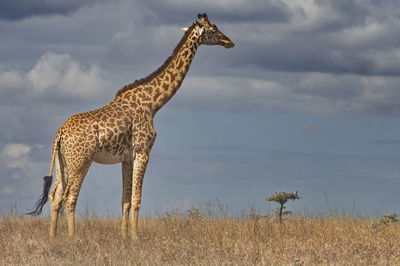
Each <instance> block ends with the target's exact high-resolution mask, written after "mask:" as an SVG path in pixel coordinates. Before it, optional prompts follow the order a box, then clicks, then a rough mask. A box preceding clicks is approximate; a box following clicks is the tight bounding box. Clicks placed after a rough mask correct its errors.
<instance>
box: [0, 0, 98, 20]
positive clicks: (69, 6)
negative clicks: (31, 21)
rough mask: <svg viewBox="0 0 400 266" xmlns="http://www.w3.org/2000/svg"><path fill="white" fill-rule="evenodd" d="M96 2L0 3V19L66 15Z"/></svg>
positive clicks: (26, 0)
mask: <svg viewBox="0 0 400 266" xmlns="http://www.w3.org/2000/svg"><path fill="white" fill-rule="evenodd" d="M96 1H98V0H57V1H51V0H41V1H38V0H25V1H1V2H0V19H3V20H18V19H24V18H27V17H32V16H40V15H53V14H62V15H64V14H68V13H71V12H74V11H76V10H78V9H79V8H80V7H82V6H84V5H88V4H91V3H94V2H96Z"/></svg>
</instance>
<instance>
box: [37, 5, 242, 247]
mask: <svg viewBox="0 0 400 266" xmlns="http://www.w3.org/2000/svg"><path fill="white" fill-rule="evenodd" d="M198 19H199V20H198V21H195V22H194V23H192V25H191V26H190V27H188V28H183V30H184V31H185V33H184V36H183V37H182V39H181V41H180V42H179V43H178V45H177V46H176V47H175V49H174V50H173V53H172V55H171V56H170V57H169V58H168V59H167V60H166V61H165V62H164V64H162V65H161V66H160V67H159V68H158V69H157V70H155V71H154V72H153V73H151V74H150V75H148V76H147V77H145V78H142V79H139V80H136V81H135V82H133V83H131V84H129V85H126V86H124V87H123V88H122V89H120V90H119V91H118V92H117V93H116V95H115V97H114V99H113V100H112V101H111V102H110V103H108V104H107V105H105V106H103V107H101V108H99V109H97V110H93V111H89V112H86V113H81V114H76V115H73V116H71V117H69V118H68V119H67V121H66V122H65V123H64V124H63V125H62V126H61V127H60V128H59V130H58V131H57V133H56V135H55V137H54V141H53V147H52V155H51V162H50V173H49V175H48V176H45V177H44V187H43V193H42V195H41V196H40V198H39V200H38V201H37V202H36V204H35V209H34V211H32V212H30V213H29V214H31V215H38V214H40V213H41V211H42V208H43V206H44V204H45V203H46V202H47V199H48V198H49V199H50V209H51V214H50V236H51V237H55V236H56V233H57V220H58V213H59V210H60V207H61V204H64V207H65V210H66V216H67V224H68V235H69V236H73V235H74V234H75V207H76V202H77V199H78V194H79V191H80V188H81V185H82V182H83V180H84V178H85V176H86V174H87V172H88V169H89V167H90V165H91V163H92V162H96V163H100V164H115V163H121V165H122V180H123V182H122V185H123V189H122V200H121V205H122V219H121V220H122V221H121V234H122V236H123V237H126V236H127V235H128V225H129V214H130V210H131V207H132V209H133V210H132V220H131V238H132V239H133V240H138V217H139V209H140V205H141V196H142V184H143V178H144V174H145V171H146V167H147V164H148V161H149V157H150V151H151V148H152V146H153V143H154V141H155V139H156V130H155V129H154V125H153V118H154V116H155V114H156V113H157V111H158V110H159V109H160V108H161V107H163V106H164V104H166V103H167V102H168V101H169V99H171V97H172V96H173V95H174V94H175V93H176V91H177V90H178V88H179V87H180V86H181V84H182V81H183V79H184V78H185V75H186V73H187V72H188V70H189V67H190V64H191V62H192V60H193V58H194V55H195V53H196V51H197V49H198V47H199V46H200V45H202V44H204V45H221V46H224V47H225V48H231V47H233V46H234V43H233V42H232V41H231V40H230V39H229V38H228V37H226V36H225V35H224V34H223V33H222V32H220V31H219V30H218V28H217V26H216V25H215V24H212V23H211V22H210V21H209V19H208V17H207V15H206V14H204V13H203V14H199V15H198ZM54 164H55V166H56V167H55V168H56V179H55V183H54V186H53V189H52V191H51V192H50V187H51V183H52V179H53V178H52V174H53V168H54ZM49 192H50V194H49Z"/></svg>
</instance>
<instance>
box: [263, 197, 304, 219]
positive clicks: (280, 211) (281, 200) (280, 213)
mask: <svg viewBox="0 0 400 266" xmlns="http://www.w3.org/2000/svg"><path fill="white" fill-rule="evenodd" d="M296 199H300V197H299V194H298V193H297V191H296V193H293V192H276V193H275V194H274V195H272V196H271V197H268V198H266V199H265V200H268V201H275V202H277V203H279V204H280V207H279V209H278V211H277V215H278V219H279V222H281V221H282V216H283V215H289V214H291V213H292V212H291V211H283V209H285V208H286V207H285V206H284V205H285V203H286V202H287V201H288V200H296Z"/></svg>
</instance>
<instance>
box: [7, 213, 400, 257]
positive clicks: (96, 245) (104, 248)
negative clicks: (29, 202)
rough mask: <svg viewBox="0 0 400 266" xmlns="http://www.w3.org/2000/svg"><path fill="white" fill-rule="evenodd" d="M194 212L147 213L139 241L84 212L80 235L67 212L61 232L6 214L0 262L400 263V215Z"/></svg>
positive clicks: (115, 221)
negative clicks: (280, 216)
mask: <svg viewBox="0 0 400 266" xmlns="http://www.w3.org/2000/svg"><path fill="white" fill-rule="evenodd" d="M192 214H193V213H192ZM195 214H196V213H195ZM191 216H192V217H191V218H189V217H188V216H187V215H164V216H163V217H159V218H146V219H142V220H140V228H139V230H140V235H141V240H140V242H139V243H133V242H131V241H130V240H129V239H121V237H120V235H119V220H118V219H111V218H97V217H95V216H88V217H87V218H81V219H78V222H77V236H76V237H74V238H68V237H67V236H66V223H65V220H64V219H63V218H61V220H60V222H61V224H60V227H59V235H58V237H57V238H56V239H49V237H48V229H49V219H48V218H24V217H20V216H17V215H10V216H7V217H3V218H0V264H1V265H193V264H196V265H315V264H318V265H400V223H399V222H396V223H391V224H388V225H386V224H380V223H377V222H375V223H372V222H371V220H367V219H361V218H351V217H350V218H349V217H320V218H309V217H308V218H307V217H293V218H290V219H286V220H284V221H283V222H282V223H281V224H280V223H278V222H276V221H274V220H272V219H266V218H259V217H257V216H253V217H251V216H249V217H248V218H243V219H238V218H212V217H207V216H201V215H197V214H196V215H191ZM193 216H194V217H193Z"/></svg>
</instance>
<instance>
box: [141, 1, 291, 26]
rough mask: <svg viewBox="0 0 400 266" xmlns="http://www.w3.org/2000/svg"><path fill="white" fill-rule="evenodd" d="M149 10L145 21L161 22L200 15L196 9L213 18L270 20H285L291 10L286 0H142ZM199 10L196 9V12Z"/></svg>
mask: <svg viewBox="0 0 400 266" xmlns="http://www.w3.org/2000/svg"><path fill="white" fill-rule="evenodd" d="M140 4H141V5H143V6H144V7H145V8H146V9H147V10H149V11H150V12H149V13H148V15H147V16H146V17H145V19H146V21H153V22H158V23H159V22H162V23H165V22H167V23H173V24H175V23H181V22H184V21H192V20H195V19H197V17H196V15H197V13H208V16H209V18H210V20H211V21H214V19H215V20H218V21H225V22H231V23H238V22H246V21H263V22H269V23H277V22H286V21H288V20H289V19H290V13H289V12H288V9H287V7H286V4H285V2H284V1H279V0H270V1H260V0H249V1H245V0H235V1H228V0H221V1H213V0H205V1H201V2H199V1H195V0H189V1H184V0H166V1H162V2H160V1H155V0H150V1H145V2H142V3H140ZM196 12H197V13H196Z"/></svg>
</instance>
